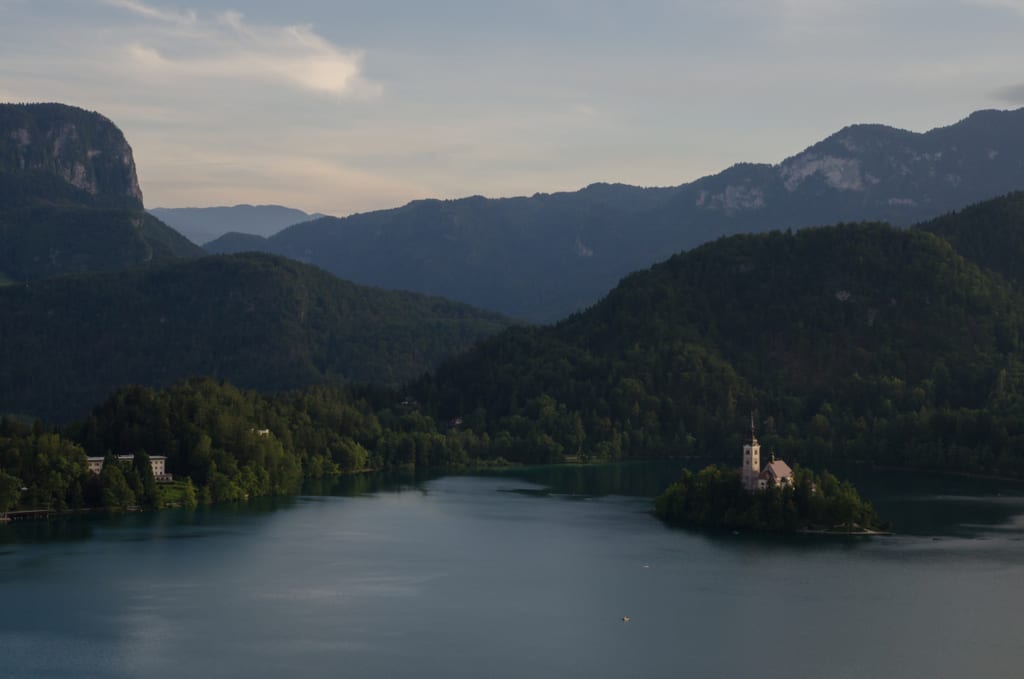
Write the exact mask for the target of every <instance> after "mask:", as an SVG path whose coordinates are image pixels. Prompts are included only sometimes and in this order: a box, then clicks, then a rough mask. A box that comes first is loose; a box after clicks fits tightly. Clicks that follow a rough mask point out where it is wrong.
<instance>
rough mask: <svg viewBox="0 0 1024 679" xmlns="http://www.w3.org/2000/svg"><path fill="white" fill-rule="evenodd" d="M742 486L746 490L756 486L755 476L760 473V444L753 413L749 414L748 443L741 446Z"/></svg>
mask: <svg viewBox="0 0 1024 679" xmlns="http://www.w3.org/2000/svg"><path fill="white" fill-rule="evenodd" d="M742 472H743V473H742V476H743V486H744V487H745V488H746V489H747V490H753V489H755V488H757V477H758V476H760V475H761V444H760V443H758V442H757V432H756V431H755V430H754V414H753V413H751V414H750V443H747V444H745V445H744V446H743V469H742Z"/></svg>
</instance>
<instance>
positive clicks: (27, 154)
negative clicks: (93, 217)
mask: <svg viewBox="0 0 1024 679" xmlns="http://www.w3.org/2000/svg"><path fill="white" fill-rule="evenodd" d="M0 172H9V173H16V174H50V175H55V176H57V177H59V178H60V179H62V180H63V181H64V182H66V183H67V184H69V185H70V186H72V187H74V188H76V189H79V190H81V191H84V192H86V193H87V194H89V195H90V196H92V197H94V198H96V199H97V200H98V201H99V202H112V203H116V204H118V205H121V206H125V207H142V189H140V188H139V180H138V178H137V176H136V174H135V160H134V158H133V157H132V149H131V147H130V146H129V145H128V142H127V141H126V140H125V138H124V135H123V134H122V133H121V130H119V129H118V128H117V126H116V125H114V123H112V122H111V121H110V120H108V119H107V118H105V117H103V116H102V115H100V114H99V113H93V112H90V111H85V110H83V109H80V108H76V107H73V106H66V105H63V104H0Z"/></svg>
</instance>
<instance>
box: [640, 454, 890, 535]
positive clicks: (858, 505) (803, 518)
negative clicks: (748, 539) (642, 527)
mask: <svg viewBox="0 0 1024 679" xmlns="http://www.w3.org/2000/svg"><path fill="white" fill-rule="evenodd" d="M793 474H794V483H793V485H792V486H788V485H787V486H783V487H768V488H765V489H763V490H755V491H748V490H746V489H745V488H744V487H743V481H742V477H741V475H740V472H739V471H737V470H733V469H726V468H722V467H718V466H715V465H711V466H709V467H705V468H704V469H702V470H701V471H699V472H697V473H696V474H694V473H693V472H691V471H689V470H685V471H684V472H683V474H682V477H681V478H680V479H679V480H678V481H676V482H675V483H673V484H672V485H671V486H669V488H668V489H667V490H666V491H665V492H664V493H662V494H661V495H659V496H658V497H657V498H656V499H655V502H654V511H655V514H657V515H658V517H660V518H661V519H663V520H664V521H666V522H667V523H670V524H673V525H678V526H683V527H686V528H699V529H706V530H716V529H729V530H737V529H743V530H756V531H767V532H796V531H802V530H821V531H828V532H861V531H871V530H879V529H881V528H882V524H881V522H880V521H879V518H878V515H877V514H876V513H875V510H874V508H873V507H872V506H871V503H870V502H867V501H865V500H862V499H861V497H860V496H859V495H858V494H857V491H856V490H855V489H854V488H853V486H851V485H850V484H849V483H846V482H840V481H839V479H837V478H836V477H835V476H833V475H832V474H829V473H828V472H824V473H822V474H821V475H817V474H815V473H814V472H812V471H811V470H809V469H802V468H800V467H797V468H796V469H794V470H793Z"/></svg>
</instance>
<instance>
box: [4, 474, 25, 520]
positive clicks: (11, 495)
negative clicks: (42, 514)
mask: <svg viewBox="0 0 1024 679" xmlns="http://www.w3.org/2000/svg"><path fill="white" fill-rule="evenodd" d="M20 497H21V479H19V478H18V477H16V476H11V475H10V474H8V473H7V472H5V471H4V470H3V469H0V513H4V512H7V511H9V510H11V509H13V508H14V507H17V506H18V499H19V498H20Z"/></svg>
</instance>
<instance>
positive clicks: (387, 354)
mask: <svg viewBox="0 0 1024 679" xmlns="http://www.w3.org/2000/svg"><path fill="white" fill-rule="evenodd" d="M0 318H3V319H4V322H3V323H2V324H0V412H14V413H23V414H29V415H33V416H38V417H43V418H45V419H48V420H57V421H66V420H68V419H71V418H75V417H79V416H82V415H84V414H85V413H87V412H88V410H89V409H90V408H91V407H93V406H94V405H95V404H97V403H99V402H100V401H101V400H102V399H104V398H106V397H107V396H108V395H109V394H110V393H111V392H112V391H113V390H114V389H116V388H117V387H120V386H122V385H126V384H143V385H154V386H160V385H168V384H171V383H174V382H176V381H178V380H180V379H182V378H184V377H187V376H191V375H207V376H212V377H215V378H219V379H226V380H229V381H231V382H232V383H234V384H237V385H239V386H243V387H248V388H256V389H260V390H279V389H285V388H291V387H298V386H305V385H310V384H318V383H325V382H341V381H358V382H374V383H379V384H391V385H398V384H401V383H403V382H406V381H409V380H411V379H413V378H415V377H417V376H418V375H420V374H422V373H423V372H424V371H426V370H428V369H429V368H431V367H433V366H434V365H435V364H436V363H438V362H439V361H440V360H441V359H442V358H444V357H446V356H450V355H453V354H455V353H457V352H459V351H463V350H465V349H468V348H469V347H470V346H472V345H473V344H474V343H475V342H476V341H477V340H479V339H480V338H482V337H485V336H487V335H490V334H493V333H495V332H497V331H498V330H500V329H502V328H504V327H506V325H507V322H506V320H505V319H503V318H502V317H500V316H498V315H496V314H493V313H490V312H481V311H478V310H475V309H472V308H470V307H467V306H465V305H461V304H457V303H453V302H449V301H447V300H442V299H438V298H431V297H425V296H422V295H417V294H414V293H401V292H388V291H383V290H377V289H373V288H367V287H362V286H358V285H354V284H352V283H347V282H345V281H341V280H338V279H337V278H335V277H333V276H331V275H330V274H328V273H326V272H323V271H321V270H319V269H316V268H315V267H311V266H309V265H305V264H299V263H297V262H292V261H289V260H286V259H283V258H280V257H274V256H270V255H235V256H223V257H221V256H211V257H205V258H202V259H199V260H191V261H185V262H180V263H175V264H169V265H164V266H162V267H157V268H148V269H136V270H131V271H125V272H120V273H113V274H103V275H91V276H78V277H73V276H68V277H62V278H58V279H52V280H47V281H40V282H35V283H31V284H18V285H10V286H7V287H0Z"/></svg>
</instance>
